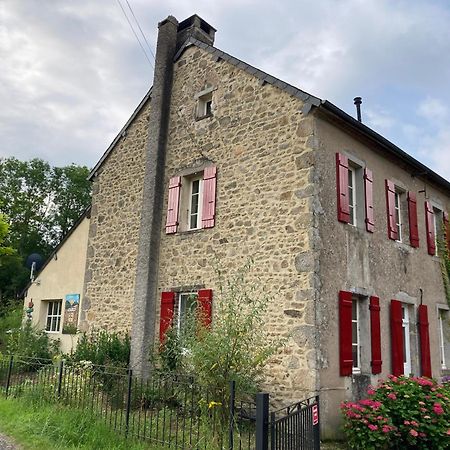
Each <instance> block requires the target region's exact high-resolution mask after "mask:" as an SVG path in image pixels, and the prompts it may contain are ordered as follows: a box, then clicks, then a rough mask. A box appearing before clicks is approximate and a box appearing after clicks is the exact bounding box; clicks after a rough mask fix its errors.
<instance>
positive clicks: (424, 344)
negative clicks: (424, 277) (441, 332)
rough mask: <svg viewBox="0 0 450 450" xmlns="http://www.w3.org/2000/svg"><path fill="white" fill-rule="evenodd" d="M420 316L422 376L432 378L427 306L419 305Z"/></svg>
mask: <svg viewBox="0 0 450 450" xmlns="http://www.w3.org/2000/svg"><path fill="white" fill-rule="evenodd" d="M418 316H419V337H420V365H421V368H422V376H424V377H428V378H431V356H430V333H429V329H428V308H427V306H426V305H419V308H418Z"/></svg>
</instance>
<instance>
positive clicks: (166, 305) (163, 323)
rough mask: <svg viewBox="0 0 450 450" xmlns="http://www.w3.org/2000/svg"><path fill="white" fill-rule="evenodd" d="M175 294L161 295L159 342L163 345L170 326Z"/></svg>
mask: <svg viewBox="0 0 450 450" xmlns="http://www.w3.org/2000/svg"><path fill="white" fill-rule="evenodd" d="M174 306H175V292H162V293H161V312H160V315H159V341H160V342H161V344H163V343H164V340H165V337H166V333H167V330H168V329H169V328H170V327H171V326H172V320H173V309H174Z"/></svg>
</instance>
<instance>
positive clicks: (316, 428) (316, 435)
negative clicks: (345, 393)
mask: <svg viewBox="0 0 450 450" xmlns="http://www.w3.org/2000/svg"><path fill="white" fill-rule="evenodd" d="M315 403H316V405H317V410H316V411H317V413H316V417H314V415H313V436H314V450H320V408H319V396H318V395H316V402H315Z"/></svg>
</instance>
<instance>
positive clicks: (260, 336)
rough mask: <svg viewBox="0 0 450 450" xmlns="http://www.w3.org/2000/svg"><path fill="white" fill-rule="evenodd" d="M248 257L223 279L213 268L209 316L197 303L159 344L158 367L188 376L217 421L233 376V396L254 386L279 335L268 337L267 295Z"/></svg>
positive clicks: (276, 346)
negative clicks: (207, 320)
mask: <svg viewBox="0 0 450 450" xmlns="http://www.w3.org/2000/svg"><path fill="white" fill-rule="evenodd" d="M250 271H251V262H249V263H247V264H246V265H245V266H244V267H242V268H241V269H240V270H238V271H237V272H236V273H235V274H233V275H232V276H231V277H230V278H229V279H227V280H226V281H225V280H224V279H223V276H222V273H221V272H220V270H217V275H218V286H219V289H217V290H216V294H215V297H214V312H215V314H214V318H213V321H212V325H211V326H210V327H208V326H205V325H203V324H204V322H205V321H204V320H203V319H204V318H203V317H202V316H201V308H199V307H198V305H197V307H194V308H193V310H192V311H187V312H186V321H185V323H184V324H183V327H182V329H181V331H180V332H177V330H176V329H175V328H172V330H170V331H169V332H168V334H167V335H166V340H165V342H164V345H163V347H162V348H161V349H160V359H161V363H160V364H161V366H162V367H163V368H166V369H169V370H173V371H176V372H178V373H180V372H181V373H182V374H184V375H188V376H192V377H193V378H194V379H195V383H196V384H198V386H199V389H200V392H202V395H203V401H202V405H204V407H205V409H206V411H207V412H208V414H210V413H211V410H212V409H215V410H217V412H218V414H219V415H220V420H221V421H222V424H223V425H225V424H226V423H227V420H228V411H229V407H228V403H229V394H230V392H229V387H230V382H231V381H232V380H234V381H235V382H236V396H237V399H238V400H239V399H246V398H247V397H248V395H251V394H254V393H256V392H257V391H258V387H259V384H260V382H261V381H262V379H263V375H264V367H265V365H266V363H267V362H268V360H269V359H270V358H271V357H272V356H273V355H274V354H275V353H276V352H277V351H278V350H279V349H280V348H281V346H282V345H283V344H284V341H282V340H280V339H278V338H273V337H270V336H269V335H268V333H267V329H266V326H265V325H266V317H267V310H268V306H269V302H270V298H269V297H268V296H266V295H264V294H263V293H262V292H264V289H263V288H262V286H263V284H262V283H261V282H259V281H255V282H254V283H251V282H249V281H248V278H249V274H250Z"/></svg>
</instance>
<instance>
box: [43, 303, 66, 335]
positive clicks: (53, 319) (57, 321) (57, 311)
mask: <svg viewBox="0 0 450 450" xmlns="http://www.w3.org/2000/svg"><path fill="white" fill-rule="evenodd" d="M46 303H47V316H46V321H45V331H47V332H49V333H57V332H59V330H60V328H61V310H62V300H52V301H48V302H46Z"/></svg>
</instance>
